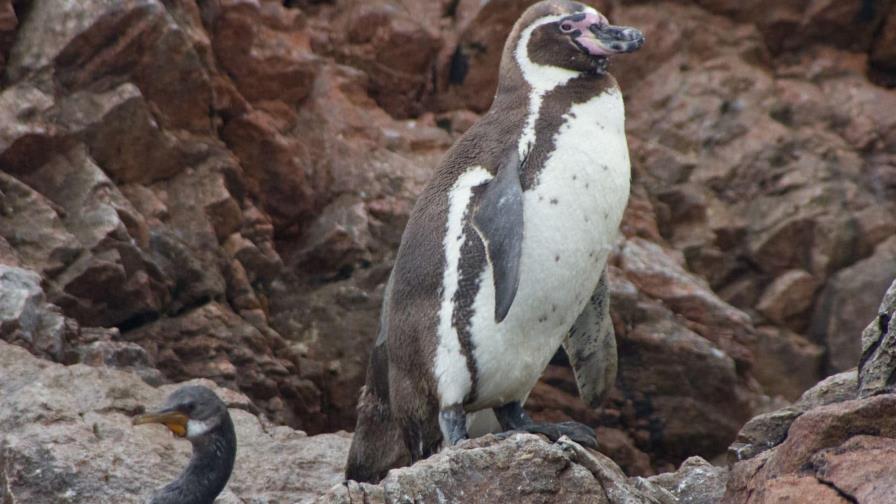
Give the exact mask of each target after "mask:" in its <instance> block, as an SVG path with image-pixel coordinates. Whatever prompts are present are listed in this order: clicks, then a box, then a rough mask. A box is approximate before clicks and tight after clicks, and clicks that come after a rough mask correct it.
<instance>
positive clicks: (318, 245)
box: [299, 195, 373, 275]
mask: <svg viewBox="0 0 896 504" xmlns="http://www.w3.org/2000/svg"><path fill="white" fill-rule="evenodd" d="M303 241H304V242H305V243H306V246H305V248H304V249H303V250H302V251H300V252H299V254H300V256H301V259H300V261H301V263H302V267H303V268H305V269H307V270H308V271H312V272H315V274H318V275H319V274H321V273H323V272H327V271H340V270H343V271H344V270H345V269H346V268H347V269H348V270H349V271H350V270H351V269H352V268H354V267H355V266H358V265H359V264H361V263H369V262H370V260H371V255H370V246H371V244H372V242H373V237H372V236H371V235H370V216H369V215H368V214H367V210H366V208H365V207H364V201H363V200H362V199H361V198H359V197H357V196H350V195H343V196H340V197H338V198H336V199H335V200H334V201H333V202H332V203H330V204H329V205H327V206H326V207H325V208H324V209H323V210H322V211H321V214H320V215H319V216H318V217H317V219H316V220H315V221H314V223H313V224H312V225H311V227H310V228H309V229H308V232H307V234H306V236H305V237H304V239H303Z"/></svg>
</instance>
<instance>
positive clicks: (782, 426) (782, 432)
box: [728, 371, 856, 462]
mask: <svg viewBox="0 0 896 504" xmlns="http://www.w3.org/2000/svg"><path fill="white" fill-rule="evenodd" d="M855 397H856V373H855V371H847V372H844V373H840V374H836V375H833V376H829V377H827V378H825V379H824V380H822V381H820V382H818V383H817V384H816V385H815V386H814V387H812V388H811V389H809V390H807V391H806V392H804V393H803V395H802V396H800V398H799V400H797V401H796V402H795V403H794V404H792V405H790V406H787V407H785V408H782V409H779V410H776V411H771V412H767V413H763V414H761V415H758V416H755V417H753V418H751V419H750V421H748V422H747V423H746V424H744V426H743V427H742V428H741V430H740V432H738V433H737V439H736V441H735V442H734V443H733V444H732V445H731V446H730V447H729V448H728V458H729V460H731V461H732V462H736V461H739V460H747V459H751V458H754V457H755V456H756V455H758V454H760V453H762V452H764V451H766V450H768V449H771V448H774V447H775V446H778V445H779V444H780V443H781V442H782V441H784V439H785V438H786V436H787V431H788V429H790V426H791V424H792V423H793V421H794V420H796V419H797V418H798V417H799V416H800V415H802V414H803V413H805V412H806V411H809V410H810V409H812V408H816V407H819V406H824V405H827V404H833V403H838V402H842V401H848V400H851V399H855Z"/></svg>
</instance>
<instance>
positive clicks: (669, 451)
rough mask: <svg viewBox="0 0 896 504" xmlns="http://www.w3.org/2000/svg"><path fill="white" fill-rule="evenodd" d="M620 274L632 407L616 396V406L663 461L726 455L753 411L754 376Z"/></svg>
mask: <svg viewBox="0 0 896 504" xmlns="http://www.w3.org/2000/svg"><path fill="white" fill-rule="evenodd" d="M617 275H621V273H620V272H616V271H614V270H611V275H610V287H611V289H610V290H611V299H612V300H613V301H612V303H611V310H612V313H613V320H614V326H615V328H616V338H617V345H618V348H619V376H618V379H617V385H618V387H619V388H620V390H621V392H622V395H623V397H624V398H625V399H626V400H628V401H631V403H630V405H629V408H632V409H631V411H630V413H625V409H626V407H625V405H624V404H617V403H616V402H615V401H613V400H612V399H611V401H610V402H609V405H612V406H613V407H616V408H617V409H621V410H623V418H622V422H623V424H624V425H625V426H626V427H628V429H631V430H633V431H635V439H636V441H637V446H638V448H639V449H641V450H644V451H647V452H650V453H654V454H656V455H657V456H658V457H661V460H663V461H672V462H673V463H678V462H679V461H681V460H684V458H686V457H687V456H688V455H690V454H693V453H695V452H696V453H700V454H702V455H704V456H707V457H712V456H715V455H717V454H719V453H721V452H722V451H723V447H724V446H727V445H728V444H729V443H730V442H731V440H733V439H734V435H735V434H736V433H737V430H738V428H739V427H740V425H741V424H742V423H743V422H744V421H745V420H746V419H747V418H748V417H749V416H750V412H751V408H752V405H751V402H752V399H753V398H754V394H755V392H754V391H753V390H751V386H752V381H751V379H750V378H749V377H747V376H742V375H739V373H738V370H737V366H736V363H735V361H734V359H733V358H732V357H730V356H729V355H728V354H726V353H725V352H723V351H722V350H721V349H720V348H719V347H717V346H716V345H715V344H714V343H713V342H712V341H711V340H709V339H707V338H704V337H702V336H700V335H698V334H697V333H695V332H693V331H692V330H690V329H688V328H687V327H686V325H684V324H685V323H686V322H683V321H682V320H681V319H680V318H678V317H676V315H675V314H674V313H672V312H671V311H670V310H669V309H668V308H666V307H664V306H662V305H661V304H660V303H657V302H656V301H651V300H649V299H644V298H642V297H641V296H639V295H638V290H637V289H636V288H635V286H634V285H633V284H632V283H629V282H628V281H627V280H625V279H624V278H620V276H617ZM642 296H643V295H642ZM747 352H748V351H747ZM747 355H749V353H747ZM647 370H649V372H648V371H647ZM698 425H699V426H700V427H696V426H698ZM698 432H699V433H700V434H697V433H698ZM695 434H697V435H695Z"/></svg>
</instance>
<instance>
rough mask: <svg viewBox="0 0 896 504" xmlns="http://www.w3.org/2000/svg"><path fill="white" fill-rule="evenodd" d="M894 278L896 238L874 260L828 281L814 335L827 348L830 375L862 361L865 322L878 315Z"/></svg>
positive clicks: (879, 248)
mask: <svg viewBox="0 0 896 504" xmlns="http://www.w3.org/2000/svg"><path fill="white" fill-rule="evenodd" d="M894 274H896V236H894V237H891V238H889V239H888V240H886V241H884V242H883V243H881V244H880V245H878V246H877V248H876V249H875V251H874V254H873V255H872V256H871V257H868V258H866V259H863V260H861V261H859V262H857V263H855V264H853V265H852V266H850V267H848V268H845V269H843V270H841V271H840V272H838V273H837V274H836V275H834V276H833V277H832V279H831V280H829V281H828V284H827V286H826V287H825V288H824V290H823V291H822V293H821V297H820V298H819V301H818V302H817V303H816V305H815V311H814V314H813V318H812V325H811V327H810V334H811V336H812V337H813V338H814V339H816V341H819V342H824V344H825V345H826V346H827V350H828V352H827V355H828V368H829V370H830V371H833V372H839V371H845V370H847V369H850V368H852V367H854V366H855V365H856V363H857V362H858V361H859V358H860V356H861V355H862V348H863V347H862V342H861V340H860V337H859V336H860V335H861V334H862V330H863V329H864V326H865V323H866V322H865V321H867V320H869V319H870V318H872V317H874V316H876V315H877V307H878V305H879V304H880V299H881V297H882V296H883V295H884V293H885V292H886V291H887V287H889V286H890V282H892V280H893V275H894Z"/></svg>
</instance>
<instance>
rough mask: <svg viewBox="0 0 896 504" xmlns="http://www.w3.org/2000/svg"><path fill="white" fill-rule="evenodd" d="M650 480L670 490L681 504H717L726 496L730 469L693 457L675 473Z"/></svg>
mask: <svg viewBox="0 0 896 504" xmlns="http://www.w3.org/2000/svg"><path fill="white" fill-rule="evenodd" d="M648 480H649V481H651V482H652V483H654V484H656V485H659V486H660V487H662V488H665V489H666V490H668V491H669V492H670V493H672V495H674V496H675V497H676V498H678V502H679V503H680V504H716V503H717V502H721V499H722V496H723V495H725V485H726V484H727V483H728V469H727V468H724V467H716V466H714V465H712V464H710V463H709V462H707V461H706V460H703V459H702V458H701V457H691V458H689V459H687V460H685V461H684V462H682V464H681V467H679V468H678V470H677V471H675V472H674V473H664V474H659V475H657V476H652V477H650V478H648Z"/></svg>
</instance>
